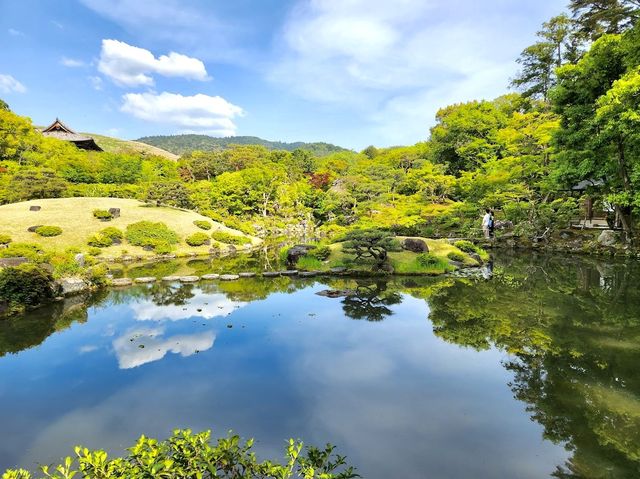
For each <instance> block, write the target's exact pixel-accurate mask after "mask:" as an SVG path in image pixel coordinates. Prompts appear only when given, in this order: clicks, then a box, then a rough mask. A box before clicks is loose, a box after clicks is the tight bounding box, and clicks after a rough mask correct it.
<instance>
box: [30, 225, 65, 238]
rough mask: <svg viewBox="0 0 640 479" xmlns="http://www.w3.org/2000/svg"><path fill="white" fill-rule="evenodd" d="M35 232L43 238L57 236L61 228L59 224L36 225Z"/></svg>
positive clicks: (60, 232)
mask: <svg viewBox="0 0 640 479" xmlns="http://www.w3.org/2000/svg"><path fill="white" fill-rule="evenodd" d="M36 234H37V235H39V236H43V237H45V238H49V237H51V236H59V235H61V234H62V228H60V227H59V226H38V227H37V228H36Z"/></svg>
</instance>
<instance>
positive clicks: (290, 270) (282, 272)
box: [280, 269, 298, 276]
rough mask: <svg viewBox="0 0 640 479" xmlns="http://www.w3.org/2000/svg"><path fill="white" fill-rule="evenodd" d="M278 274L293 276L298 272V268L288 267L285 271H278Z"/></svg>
mask: <svg viewBox="0 0 640 479" xmlns="http://www.w3.org/2000/svg"><path fill="white" fill-rule="evenodd" d="M280 274H281V275H282V276H295V275H297V274H298V270H297V269H289V270H287V271H280Z"/></svg>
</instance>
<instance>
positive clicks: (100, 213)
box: [93, 210, 113, 221]
mask: <svg viewBox="0 0 640 479" xmlns="http://www.w3.org/2000/svg"><path fill="white" fill-rule="evenodd" d="M93 216H94V218H97V219H99V220H102V221H109V220H111V219H113V215H112V214H111V212H109V211H108V210H93Z"/></svg>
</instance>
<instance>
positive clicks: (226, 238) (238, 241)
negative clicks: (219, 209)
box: [211, 231, 251, 245]
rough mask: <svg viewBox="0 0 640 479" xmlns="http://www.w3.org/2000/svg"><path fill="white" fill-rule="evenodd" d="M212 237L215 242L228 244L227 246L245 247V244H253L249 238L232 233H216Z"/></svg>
mask: <svg viewBox="0 0 640 479" xmlns="http://www.w3.org/2000/svg"><path fill="white" fill-rule="evenodd" d="M211 237H212V238H213V239H214V240H216V241H219V242H220V243H226V244H234V245H243V244H247V243H251V240H250V239H249V238H246V237H244V236H237V235H234V234H231V233H226V232H225V231H214V232H213V233H212V234H211Z"/></svg>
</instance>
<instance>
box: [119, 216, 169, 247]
mask: <svg viewBox="0 0 640 479" xmlns="http://www.w3.org/2000/svg"><path fill="white" fill-rule="evenodd" d="M125 235H126V238H127V241H129V243H131V244H132V245H135V246H142V247H145V246H149V247H152V248H154V249H156V250H157V248H158V247H160V248H161V249H163V250H164V249H166V247H167V246H170V245H174V244H176V243H177V242H178V235H177V234H176V233H175V232H174V231H172V230H170V229H169V227H168V226H167V225H166V224H164V223H153V222H151V221H138V222H137V223H132V224H130V225H129V226H127V231H126V234H125Z"/></svg>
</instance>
